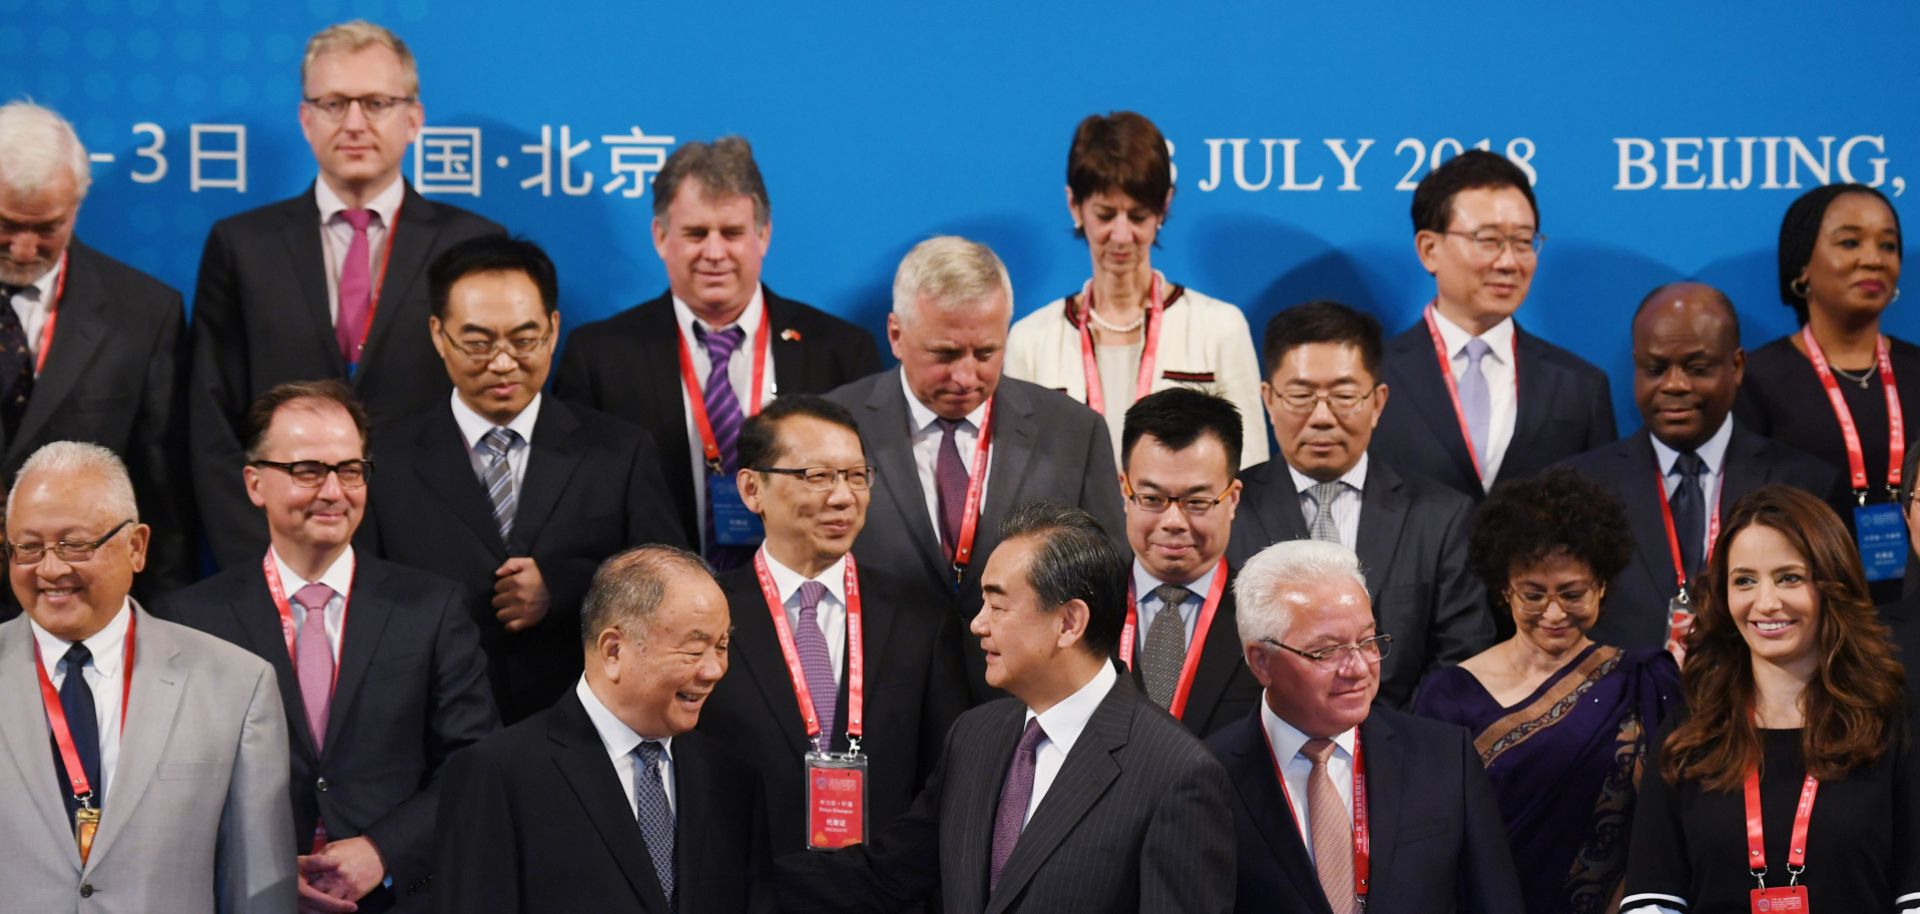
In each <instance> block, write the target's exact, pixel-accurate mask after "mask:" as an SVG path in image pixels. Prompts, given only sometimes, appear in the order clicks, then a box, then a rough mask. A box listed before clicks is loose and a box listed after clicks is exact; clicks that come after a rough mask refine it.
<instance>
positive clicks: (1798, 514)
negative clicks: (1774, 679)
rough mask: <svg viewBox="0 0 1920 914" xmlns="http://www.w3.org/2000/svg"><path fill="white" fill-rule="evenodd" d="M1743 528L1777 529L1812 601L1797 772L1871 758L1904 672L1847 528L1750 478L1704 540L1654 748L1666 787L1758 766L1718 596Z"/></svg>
mask: <svg viewBox="0 0 1920 914" xmlns="http://www.w3.org/2000/svg"><path fill="white" fill-rule="evenodd" d="M1754 526H1760V527H1766V528H1768V529H1770V530H1773V531H1774V532H1776V533H1778V534H1780V535H1781V536H1783V537H1785V538H1786V540H1787V542H1788V543H1790V544H1791V545H1792V546H1793V548H1794V550H1795V551H1796V552H1798V553H1799V554H1800V556H1801V558H1802V559H1803V560H1804V561H1805V563H1806V566H1807V575H1808V577H1809V578H1811V581H1810V582H1809V583H1810V585H1811V586H1812V587H1813V588H1814V592H1815V594H1816V595H1817V597H1818V599H1819V601H1820V603H1819V606H1820V626H1819V631H1818V632H1817V633H1816V634H1817V638H1818V645H1819V652H1820V667H1819V670H1818V671H1817V672H1816V673H1815V674H1814V677H1813V681H1812V682H1810V683H1808V684H1807V690H1806V693H1805V694H1804V695H1803V696H1802V697H1801V707H1802V710H1803V711H1804V712H1805V715H1806V727H1805V729H1804V731H1803V732H1802V736H1801V754H1802V757H1804V758H1805V759H1806V763H1807V773H1808V774H1811V775H1813V776H1814V777H1815V778H1817V779H1819V780H1822V781H1827V780H1834V779H1837V778H1840V777H1844V776H1845V775H1846V773H1847V772H1849V771H1852V770H1853V769H1854V768H1857V767H1860V766H1862V765H1868V764H1871V763H1873V762H1874V761H1876V760H1877V759H1879V758H1880V756H1881V754H1882V753H1884V752H1886V751H1887V745H1888V743H1889V742H1890V741H1891V740H1892V739H1893V738H1894V736H1895V734H1896V733H1897V732H1898V727H1897V726H1896V723H1897V721H1898V720H1899V719H1900V715H1901V714H1902V713H1903V710H1902V708H1903V703H1904V698H1903V696H1902V692H1901V689H1902V687H1903V686H1904V684H1905V677H1906V674H1905V671H1904V670H1903V669H1902V668H1901V666H1900V663H1899V661H1897V660H1895V659H1894V658H1893V653H1892V651H1891V650H1890V649H1889V648H1888V647H1887V639H1888V637H1889V635H1888V632H1887V627H1886V626H1885V625H1883V624H1881V622H1880V619H1879V614H1878V613H1877V612H1876V611H1875V610H1874V607H1873V601H1872V599H1871V598H1870V597H1869V596H1868V593H1867V581H1866V575H1865V574H1864V573H1863V572H1862V571H1861V568H1860V555H1859V553H1858V552H1856V551H1855V550H1854V544H1853V537H1852V536H1850V535H1848V533H1847V528H1846V527H1845V526H1843V525H1842V524H1841V523H1840V518H1839V517H1838V516H1836V515H1835V514H1834V513H1833V509H1832V508H1829V507H1827V503H1826V502H1824V501H1821V500H1820V499H1818V498H1815V497H1814V496H1812V495H1810V494H1808V493H1806V492H1804V491H1802V490H1800V489H1797V488H1793V487H1791V486H1784V485H1769V486H1762V487H1761V488H1759V489H1755V490H1754V491H1753V492H1750V493H1748V494H1747V496H1746V497H1745V498H1742V499H1740V501H1739V503H1738V504H1735V505H1734V506H1733V513H1732V515H1731V516H1729V517H1728V518H1727V524H1726V527H1725V528H1724V529H1722V530H1721V531H1720V538H1719V540H1717V541H1716V542H1715V543H1714V544H1713V558H1712V561H1710V562H1709V563H1708V566H1707V574H1706V575H1705V580H1704V581H1703V582H1702V584H1701V586H1702V589H1703V590H1704V593H1703V594H1702V596H1701V600H1700V611H1699V612H1698V613H1696V614H1695V615H1694V618H1693V631H1692V632H1691V633H1689V634H1688V635H1687V661H1686V665H1685V666H1684V667H1682V668H1681V670H1680V685H1681V690H1682V691H1683V692H1684V693H1685V695H1686V700H1687V709H1688V717H1687V719H1686V720H1685V721H1683V722H1682V723H1681V724H1680V725H1679V726H1678V727H1676V728H1674V731H1673V733H1671V734H1670V735H1668V736H1667V740H1666V743H1665V744H1664V746H1663V747H1662V752H1661V754H1662V756H1663V758H1662V759H1661V765H1660V774H1661V776H1662V777H1664V778H1666V779H1667V782H1668V783H1670V784H1675V783H1678V782H1680V781H1682V780H1687V781H1695V782H1697V783H1699V784H1700V785H1701V786H1702V787H1704V788H1706V789H1708V790H1719V791H1733V790H1738V789H1739V788H1740V784H1741V781H1742V780H1743V779H1744V778H1745V777H1746V773H1747V772H1748V771H1750V770H1752V769H1753V768H1755V767H1756V766H1758V765H1759V764H1760V756H1761V751H1760V731H1759V728H1758V726H1756V725H1755V723H1754V719H1753V707H1754V700H1755V689H1754V684H1753V655H1752V653H1751V651H1750V650H1749V649H1748V647H1747V642H1746V639H1745V638H1744V637H1742V636H1741V634H1740V626H1739V624H1738V623H1736V622H1735V621H1734V620H1733V612H1732V610H1731V609H1730V608H1729V605H1728V601H1727V594H1728V582H1727V576H1728V567H1727V563H1728V552H1730V551H1731V550H1730V548H1729V547H1730V546H1731V545H1732V543H1733V540H1734V538H1735V537H1737V536H1739V535H1740V533H1741V532H1742V531H1744V530H1746V529H1747V528H1749V527H1754Z"/></svg>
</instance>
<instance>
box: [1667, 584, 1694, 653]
mask: <svg viewBox="0 0 1920 914" xmlns="http://www.w3.org/2000/svg"><path fill="white" fill-rule="evenodd" d="M1691 631H1693V597H1692V595H1691V594H1690V593H1689V592H1688V589H1685V588H1683V589H1682V590H1681V591H1680V592H1679V593H1676V594H1674V595H1673V597H1672V599H1669V600H1668V601H1667V644H1668V645H1669V646H1670V647H1671V646H1673V645H1678V646H1679V648H1680V649H1681V650H1682V651H1684V650H1686V646H1687V633H1688V632H1691ZM1676 656H1677V655H1676Z"/></svg>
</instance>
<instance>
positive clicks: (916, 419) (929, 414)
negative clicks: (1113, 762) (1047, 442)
mask: <svg viewBox="0 0 1920 914" xmlns="http://www.w3.org/2000/svg"><path fill="white" fill-rule="evenodd" d="M900 389H901V390H903V391H906V394H907V414H908V415H910V416H912V417H913V430H914V431H916V432H918V431H924V430H926V428H927V427H928V426H931V425H932V424H933V423H934V420H936V419H938V418H940V417H939V415H937V414H936V413H934V411H933V410H931V409H929V408H927V404H925V403H922V402H920V398H919V397H916V396H914V395H913V388H912V387H910V386H908V385H907V368H906V366H905V365H902V366H900ZM991 402H993V397H991V396H989V397H987V398H986V399H985V400H981V401H980V405H979V406H976V407H974V408H973V412H970V413H968V414H967V420H966V421H967V422H968V424H970V425H972V426H973V428H974V431H979V430H980V423H981V421H982V419H984V417H985V416H986V412H987V404H988V403H991ZM1041 726H1043V727H1044V726H1046V725H1045V724H1041Z"/></svg>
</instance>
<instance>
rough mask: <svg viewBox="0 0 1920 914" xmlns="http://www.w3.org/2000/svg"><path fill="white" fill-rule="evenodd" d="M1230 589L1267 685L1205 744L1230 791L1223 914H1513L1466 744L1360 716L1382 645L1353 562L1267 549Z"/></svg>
mask: <svg viewBox="0 0 1920 914" xmlns="http://www.w3.org/2000/svg"><path fill="white" fill-rule="evenodd" d="M1234 591H1235V593H1236V594H1237V595H1238V596H1239V598H1240V641H1241V644H1242V646H1243V647H1244V649H1245V651H1246V658H1247V665H1248V666H1250V667H1252V669H1253V675H1254V676H1255V677H1256V678H1258V679H1259V680H1260V684H1261V685H1262V686H1263V687H1265V689H1266V692H1265V700H1264V701H1262V702H1261V704H1260V709H1259V710H1258V711H1257V712H1255V713H1253V714H1250V715H1248V716H1246V717H1244V718H1242V719H1241V720H1240V721H1238V722H1236V723H1235V724H1233V725H1232V726H1230V727H1228V728H1226V729H1225V730H1222V731H1220V732H1219V733H1216V734H1214V735H1213V737H1212V738H1210V739H1208V740H1207V746H1208V748H1210V749H1212V750H1213V751H1214V754H1215V755H1217V756H1219V758H1220V762H1221V764H1222V765H1225V766H1226V769H1227V775H1228V776H1229V777H1230V778H1232V780H1233V787H1234V794H1235V797H1234V803H1233V819H1234V830H1235V832H1236V833H1237V834H1238V835H1239V846H1240V858H1239V859H1240V877H1239V881H1238V882H1239V888H1238V902H1237V904H1236V905H1235V909H1236V910H1239V911H1247V912H1253V911H1304V912H1311V914H1353V912H1356V911H1359V910H1362V909H1368V910H1376V911H1441V912H1474V914H1521V912H1522V910H1523V908H1522V902H1521V899H1520V886H1519V883H1518V879H1517V877H1516V876H1515V873H1514V868H1513V855H1512V854H1511V853H1510V852H1509V851H1508V849H1507V834H1506V830H1505V827H1504V826H1503V825H1502V824H1501V820H1500V808H1499V806H1498V804H1497V803H1496V802H1495V801H1494V797H1493V788H1492V786H1491V785H1490V784H1489V783H1488V782H1487V776H1486V772H1485V771H1484V770H1483V769H1482V768H1481V767H1480V757H1479V755H1478V754H1476V753H1475V752H1474V748H1473V741H1472V739H1471V738H1469V737H1468V735H1467V732H1466V731H1465V730H1463V729H1461V728H1459V727H1456V726H1453V725H1451V724H1443V723H1439V722H1436V721H1429V720H1426V719H1424V718H1418V717H1413V716H1410V715H1407V714H1402V713H1400V712H1398V711H1394V710H1390V709H1388V708H1385V707H1378V706H1373V698H1374V696H1375V694H1376V693H1377V691H1378V689H1379V685H1380V672H1379V667H1380V660H1381V658H1382V657H1383V656H1391V654H1392V652H1391V651H1389V650H1388V648H1389V647H1390V646H1391V645H1392V643H1393V639H1391V637H1390V636H1389V635H1388V634H1386V633H1382V632H1380V630H1379V629H1378V628H1377V627H1376V626H1375V624H1374V619H1373V612H1372V610H1370V609H1369V608H1368V606H1367V583H1366V579H1365V578H1364V577H1362V576H1361V574H1360V564H1359V560H1358V558H1357V557H1356V556H1355V555H1354V554H1353V553H1352V552H1351V551H1349V550H1348V549H1347V548H1346V547H1344V546H1341V545H1339V544H1338V543H1329V542H1322V541H1317V540H1299V541H1293V542H1286V543H1280V544H1277V545H1274V546H1270V547H1268V548H1267V549H1266V550H1265V551H1263V552H1261V553H1260V554H1258V555H1256V556H1254V557H1253V558H1252V559H1251V560H1249V561H1248V562H1247V564H1246V566H1245V567H1243V568H1241V569H1240V574H1239V576H1238V577H1237V578H1236V579H1235V580H1234ZM1276 774H1277V776H1276ZM1363 863H1366V864H1368V865H1367V866H1366V868H1365V870H1366V871H1367V872H1370V874H1371V875H1370V878H1369V879H1367V880H1366V881H1364V882H1363V881H1361V880H1359V879H1356V878H1355V874H1356V872H1361V871H1362V864H1363Z"/></svg>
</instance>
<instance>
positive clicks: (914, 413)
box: [900, 369, 1045, 726]
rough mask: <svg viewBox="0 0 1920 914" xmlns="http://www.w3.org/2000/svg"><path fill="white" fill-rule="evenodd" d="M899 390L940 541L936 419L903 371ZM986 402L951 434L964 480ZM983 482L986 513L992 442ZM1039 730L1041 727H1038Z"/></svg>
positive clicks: (970, 469) (929, 514) (916, 465)
mask: <svg viewBox="0 0 1920 914" xmlns="http://www.w3.org/2000/svg"><path fill="white" fill-rule="evenodd" d="M900 389H901V390H904V391H906V394H907V415H908V416H909V417H910V419H911V421H912V422H913V435H912V440H913V464H914V468H915V469H917V470H919V471H920V491H921V492H923V493H925V494H926V497H927V517H928V518H930V519H931V520H932V521H933V538H934V539H936V540H937V539H940V530H941V528H942V527H943V526H944V522H943V521H941V519H940V484H939V482H938V479H937V475H936V473H935V469H936V467H938V466H939V460H940V438H941V434H940V426H939V425H937V424H935V422H934V420H936V419H938V418H940V417H939V416H938V415H935V414H934V411H933V410H931V409H928V408H927V404H925V403H922V402H920V398H919V397H916V396H914V395H913V388H912V387H909V386H907V373H906V370H905V369H902V370H901V372H900ZM990 402H992V399H991V398H989V399H987V400H986V401H983V402H982V403H981V404H980V405H979V406H977V407H975V408H974V410H973V412H970V413H968V414H967V417H966V418H965V419H964V420H961V422H960V426H959V427H958V428H956V429H954V430H953V446H954V447H955V448H956V449H958V450H959V451H960V465H961V466H963V467H966V470H967V478H968V479H972V478H973V448H974V446H975V445H976V444H978V443H979V441H980V422H981V420H983V419H985V418H986V415H987V403H990ZM987 468H988V471H989V472H988V473H987V478H986V480H984V481H983V482H981V483H980V508H981V510H983V511H984V510H985V509H986V504H987V487H988V486H989V485H991V484H992V483H993V473H992V472H991V471H992V468H993V442H991V441H989V442H987ZM1041 726H1045V724H1042V725H1041Z"/></svg>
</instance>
